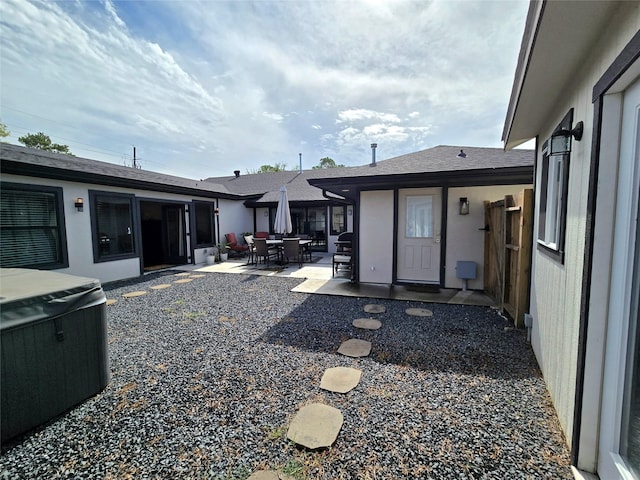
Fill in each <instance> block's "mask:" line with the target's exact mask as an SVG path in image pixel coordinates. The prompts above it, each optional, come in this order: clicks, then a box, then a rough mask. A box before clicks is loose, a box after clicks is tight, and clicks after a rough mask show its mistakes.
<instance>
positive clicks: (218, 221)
mask: <svg viewBox="0 0 640 480" xmlns="http://www.w3.org/2000/svg"><path fill="white" fill-rule="evenodd" d="M219 207H220V199H219V198H216V206H215V209H216V213H214V215H215V217H216V245H220V208H219Z"/></svg>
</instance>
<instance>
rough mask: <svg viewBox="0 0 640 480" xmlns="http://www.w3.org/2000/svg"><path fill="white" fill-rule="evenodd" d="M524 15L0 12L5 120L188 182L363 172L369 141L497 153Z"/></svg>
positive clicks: (389, 152)
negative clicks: (326, 161)
mask: <svg viewBox="0 0 640 480" xmlns="http://www.w3.org/2000/svg"><path fill="white" fill-rule="evenodd" d="M526 8H527V2H526V0H518V1H513V2H499V1H498V2H491V1H465V2H449V1H432V2H412V1H395V2H377V1H374V0H371V1H367V2H334V1H323V2H279V1H262V2H209V1H204V2H199V1H189V2H163V1H157V2H134V1H132V2H116V3H114V2H113V1H112V0H104V1H103V3H102V4H96V3H94V2H76V3H70V2H67V3H51V2H44V1H42V2H41V1H37V0H34V1H24V0H5V1H4V2H3V15H2V22H3V35H2V55H1V56H0V67H1V68H2V83H3V85H2V90H1V92H0V95H1V97H0V100H1V105H2V107H3V109H2V111H3V118H2V120H3V121H4V122H5V123H7V124H8V126H9V128H10V129H13V130H15V131H17V130H18V128H24V129H25V130H29V131H45V132H46V133H48V134H50V135H51V136H52V138H53V139H54V141H58V142H59V143H66V144H68V145H70V146H71V147H72V151H74V153H76V154H82V153H81V149H82V148H83V145H84V146H86V145H91V146H92V147H93V152H92V153H88V154H86V155H85V156H89V157H92V158H98V159H104V160H109V161H114V162H115V163H121V156H122V153H120V154H118V153H117V152H124V153H127V152H129V151H130V150H131V145H133V144H136V145H138V146H139V149H140V151H144V152H145V157H146V160H147V163H145V164H144V165H145V167H146V166H147V165H148V168H150V169H157V170H162V171H167V172H170V173H175V174H179V175H185V176H193V177H195V178H202V177H205V176H214V175H222V174H228V173H229V172H232V171H233V170H234V169H235V168H236V167H237V166H241V169H243V170H244V169H247V170H250V169H254V168H257V167H259V166H260V165H262V164H265V163H272V164H273V163H276V162H283V161H284V162H285V163H286V162H287V160H289V159H292V160H291V161H289V163H292V162H293V163H295V161H296V160H297V154H298V152H299V151H302V152H303V154H304V156H305V158H312V159H313V158H318V159H320V158H322V157H324V156H327V155H329V156H331V157H332V158H334V159H336V161H339V163H345V164H348V165H352V164H361V163H363V159H362V154H363V151H364V152H366V151H367V150H368V149H369V144H370V143H371V142H372V141H376V142H378V144H379V155H380V156H381V157H380V158H387V157H389V156H394V155H399V154H402V153H407V152H410V151H415V150H418V149H422V148H427V147H429V146H433V145H437V144H442V143H455V144H476V145H480V146H489V145H491V146H497V145H499V140H500V138H499V137H500V133H501V128H500V124H501V122H502V121H503V119H504V115H505V109H506V104H507V101H508V97H509V93H510V88H511V82H512V79H513V71H514V68H515V62H516V59H517V54H518V48H519V42H520V37H521V34H522V28H523V25H524V19H525V15H526ZM461 32H463V33H461ZM283 112H289V113H283ZM296 112H298V113H296ZM461 125H463V126H464V128H461ZM21 133H25V131H22V132H21ZM58 138H62V139H65V141H60V140H58ZM74 142H75V143H74ZM303 147H304V148H303ZM96 151H103V152H105V153H104V154H103V155H96V154H95V152H96ZM174 152H177V153H174ZM365 154H366V153H365ZM366 162H367V159H364V163H366Z"/></svg>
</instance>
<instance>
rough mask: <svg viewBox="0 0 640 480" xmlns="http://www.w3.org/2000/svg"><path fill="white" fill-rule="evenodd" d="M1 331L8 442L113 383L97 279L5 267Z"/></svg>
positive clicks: (1, 417)
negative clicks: (110, 376)
mask: <svg viewBox="0 0 640 480" xmlns="http://www.w3.org/2000/svg"><path fill="white" fill-rule="evenodd" d="M0 335H1V348H2V359H1V362H2V363H1V365H0V375H1V377H0V393H1V396H2V403H1V407H2V408H1V410H0V426H1V430H2V437H1V438H2V441H3V442H4V441H6V440H8V439H10V438H12V437H15V436H17V435H20V434H21V433H24V432H27V431H29V430H31V429H33V428H35V427H37V426H39V425H42V424H43V423H46V422H47V421H49V420H51V419H53V418H55V417H56V416H58V415H60V414H62V413H64V412H66V411H67V410H69V409H71V408H72V407H74V406H75V405H77V404H79V403H81V402H82V401H84V400H86V399H87V398H89V397H91V396H93V395H95V394H96V393H98V392H100V391H101V390H102V389H104V387H105V386H106V385H107V383H108V382H109V357H108V350H107V323H106V298H105V295H104V292H103V290H102V286H101V285H100V282H99V281H98V280H95V279H91V278H84V277H76V276H72V275H65V274H62V273H56V272H48V271H40V270H28V269H21V268H4V269H0Z"/></svg>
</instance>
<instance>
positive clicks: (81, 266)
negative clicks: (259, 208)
mask: <svg viewBox="0 0 640 480" xmlns="http://www.w3.org/2000/svg"><path fill="white" fill-rule="evenodd" d="M2 181H4V182H12V183H25V184H29V185H43V186H48V187H61V188H62V192H63V208H64V217H65V229H66V237H67V253H68V258H69V267H68V268H62V269H58V270H56V271H58V272H61V273H68V274H70V275H79V276H84V277H90V278H97V279H99V280H100V281H101V282H102V283H105V282H111V281H114V280H121V279H125V278H133V277H137V276H139V275H140V259H139V257H135V258H128V259H124V260H114V261H108V262H99V263H94V261H93V243H92V233H91V208H90V205H89V190H97V191H105V192H114V193H126V194H133V195H135V196H136V198H141V199H144V200H151V201H156V200H157V201H159V202H162V201H176V202H184V203H185V204H187V203H190V202H192V201H193V200H201V201H205V202H212V201H213V200H212V199H210V198H204V197H193V196H187V195H175V194H169V193H160V192H151V191H141V190H133V189H127V188H120V187H106V186H103V185H90V184H82V183H76V182H68V181H57V180H49V179H43V178H29V177H22V176H18V175H5V174H3V175H2ZM76 197H82V198H83V199H84V211H82V212H78V211H77V210H76V208H75V206H74V202H75V199H76ZM238 203H240V202H238ZM240 206H241V207H242V209H243V211H244V210H247V209H246V208H245V207H244V205H242V204H240ZM246 215H247V216H248V215H249V214H246ZM189 228H190V225H189V222H188V221H187V222H186V225H185V232H186V233H189ZM189 242H190V238H189V236H187V253H188V255H190V253H189V252H190V243H189ZM205 250H210V249H199V250H197V251H196V255H195V257H194V260H195V262H196V263H197V262H203V261H204V257H205V254H204V251H205Z"/></svg>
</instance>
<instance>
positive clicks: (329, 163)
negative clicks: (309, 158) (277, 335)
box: [311, 157, 344, 170]
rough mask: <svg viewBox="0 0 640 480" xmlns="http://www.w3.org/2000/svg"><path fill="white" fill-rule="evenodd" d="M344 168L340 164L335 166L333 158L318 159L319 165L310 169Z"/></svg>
mask: <svg viewBox="0 0 640 480" xmlns="http://www.w3.org/2000/svg"><path fill="white" fill-rule="evenodd" d="M338 167H344V165H342V164H337V163H336V162H335V160H334V159H333V158H329V157H324V158H321V159H320V163H319V164H318V165H316V166H315V167H311V168H312V169H313V170H320V169H323V168H338Z"/></svg>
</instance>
